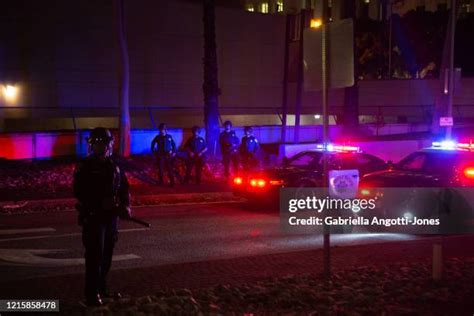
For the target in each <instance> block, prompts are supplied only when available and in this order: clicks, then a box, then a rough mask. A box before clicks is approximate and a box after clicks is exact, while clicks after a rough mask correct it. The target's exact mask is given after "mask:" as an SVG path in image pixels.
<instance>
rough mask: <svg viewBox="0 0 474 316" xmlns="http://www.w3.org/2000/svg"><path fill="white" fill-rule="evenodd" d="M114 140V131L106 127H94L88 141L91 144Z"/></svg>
mask: <svg viewBox="0 0 474 316" xmlns="http://www.w3.org/2000/svg"><path fill="white" fill-rule="evenodd" d="M113 140H114V136H113V135H112V133H111V132H110V131H109V130H108V129H106V128H104V127H96V128H94V129H93V130H92V131H91V133H90V135H89V137H87V142H88V143H89V144H94V143H109V142H111V141H113Z"/></svg>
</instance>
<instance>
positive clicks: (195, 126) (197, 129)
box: [191, 125, 201, 133]
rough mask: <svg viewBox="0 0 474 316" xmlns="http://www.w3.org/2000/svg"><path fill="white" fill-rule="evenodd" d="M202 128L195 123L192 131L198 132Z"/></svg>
mask: <svg viewBox="0 0 474 316" xmlns="http://www.w3.org/2000/svg"><path fill="white" fill-rule="evenodd" d="M200 130H201V128H200V127H199V126H197V125H194V126H193V128H191V131H192V132H193V133H197V132H199V131H200Z"/></svg>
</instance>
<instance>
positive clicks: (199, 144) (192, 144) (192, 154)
mask: <svg viewBox="0 0 474 316" xmlns="http://www.w3.org/2000/svg"><path fill="white" fill-rule="evenodd" d="M192 132H193V136H191V137H190V138H189V139H188V140H187V141H186V144H185V145H184V147H185V149H186V153H187V157H186V176H185V178H184V183H189V180H190V178H191V171H192V169H193V167H194V169H195V172H196V184H200V183H201V174H202V168H203V167H204V163H205V153H206V151H207V145H206V141H205V140H204V138H202V137H201V136H199V134H200V132H201V128H200V127H199V126H193V128H192Z"/></svg>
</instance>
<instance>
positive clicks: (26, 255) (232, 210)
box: [0, 203, 420, 283]
mask: <svg viewBox="0 0 474 316" xmlns="http://www.w3.org/2000/svg"><path fill="white" fill-rule="evenodd" d="M135 213H136V215H138V216H140V217H141V218H143V219H145V220H147V221H149V222H150V223H152V228H151V229H148V228H143V227H141V226H138V225H136V224H133V223H129V222H121V223H120V235H119V242H118V244H117V246H116V250H115V257H114V261H115V262H114V264H113V269H114V270H116V269H129V268H143V267H150V266H160V265H167V264H175V263H186V262H200V261H208V260H216V259H227V258H239V257H248V256H254V255H265V254H275V253H287V252H295V251H301V250H308V249H318V248H321V247H322V242H323V240H322V235H321V234H314V235H295V234H291V235H290V234H284V233H282V232H281V231H280V227H279V216H278V214H277V213H275V212H257V211H250V210H246V209H244V208H243V207H242V205H240V204H238V203H223V204H200V205H181V206H168V207H160V208H157V207H144V208H139V209H135ZM0 219H1V220H0V223H1V224H0V275H1V280H0V283H1V282H3V281H5V282H8V281H13V280H21V279H32V278H39V277H49V276H57V275H63V274H73V273H82V272H83V260H82V255H83V248H82V244H81V236H80V227H79V226H77V223H76V216H75V213H74V212H61V213H49V214H30V215H11V216H2V217H1V218H0ZM419 238H420V237H415V236H409V235H399V234H350V235H333V236H332V245H338V246H349V245H363V244H373V243H382V242H383V243H385V242H387V241H405V240H413V239H419Z"/></svg>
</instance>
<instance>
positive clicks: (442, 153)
mask: <svg viewBox="0 0 474 316" xmlns="http://www.w3.org/2000/svg"><path fill="white" fill-rule="evenodd" d="M359 195H360V196H361V197H366V198H370V197H373V198H376V199H377V208H376V209H375V211H374V213H373V214H370V215H376V216H377V215H379V216H385V217H404V218H408V219H410V220H411V219H414V218H433V217H439V216H448V215H449V217H450V219H452V218H453V216H456V217H457V218H458V219H459V218H461V217H462V218H464V219H466V218H468V217H473V215H474V213H473V212H472V210H473V206H474V144H466V143H456V142H454V141H441V142H433V143H432V146H431V147H429V148H425V149H422V150H419V151H416V152H413V153H411V154H410V155H408V156H407V157H405V158H404V159H402V160H401V161H400V162H399V163H397V164H394V165H392V166H391V168H390V169H389V170H385V171H379V172H374V173H370V174H366V175H365V176H363V177H362V178H361V180H360V183H359ZM451 228H455V229H456V227H451Z"/></svg>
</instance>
